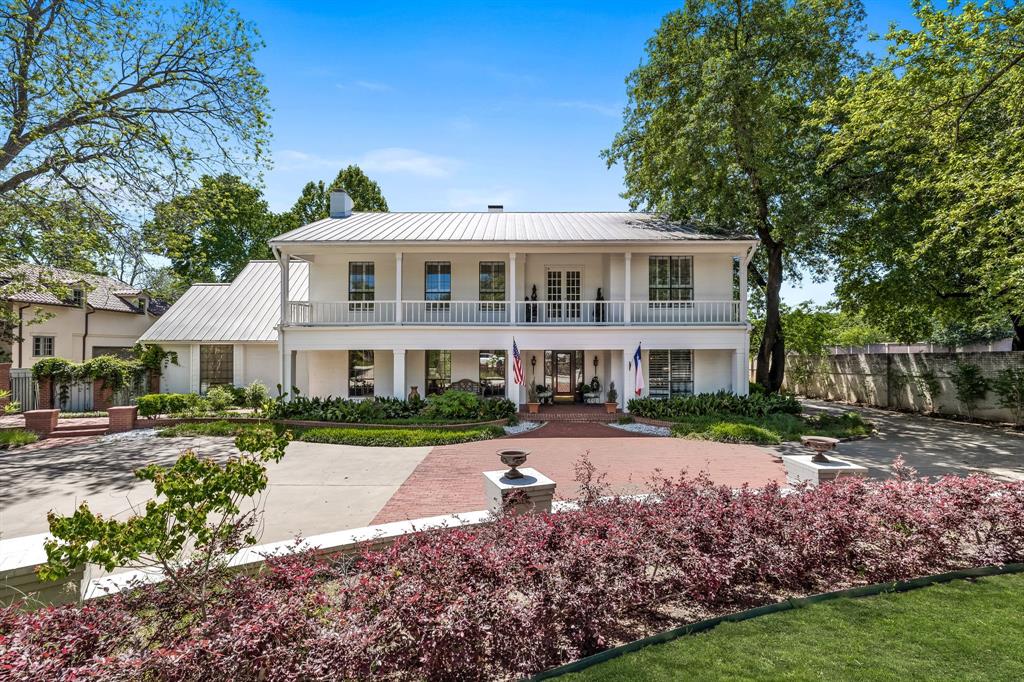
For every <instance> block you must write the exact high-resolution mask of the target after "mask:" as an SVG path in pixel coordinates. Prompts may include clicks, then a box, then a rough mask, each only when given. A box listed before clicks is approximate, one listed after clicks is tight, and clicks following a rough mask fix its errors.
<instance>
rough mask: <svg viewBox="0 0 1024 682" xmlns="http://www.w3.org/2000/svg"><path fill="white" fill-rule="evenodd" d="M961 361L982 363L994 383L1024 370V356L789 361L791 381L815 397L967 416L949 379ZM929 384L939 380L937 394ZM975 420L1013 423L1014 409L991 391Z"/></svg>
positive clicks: (869, 356) (839, 357) (847, 357)
mask: <svg viewBox="0 0 1024 682" xmlns="http://www.w3.org/2000/svg"><path fill="white" fill-rule="evenodd" d="M957 363H964V364H975V365H978V366H979V367H980V368H981V370H982V372H983V374H984V375H985V376H986V377H988V378H989V379H994V378H995V377H996V375H997V374H998V373H999V372H1000V371H1002V370H1005V369H1008V368H1018V369H1024V353H1020V352H995V353H889V354H886V353H859V354H849V355H828V356H825V357H822V358H813V359H810V360H806V359H801V358H797V357H793V356H791V357H790V358H789V359H788V361H787V367H786V383H787V386H790V387H792V388H793V390H794V391H796V392H798V393H802V394H804V395H807V396H808V397H812V398H825V399H827V400H839V401H843V402H851V403H866V404H868V405H877V406H879V407H889V408H893V409H900V410H913V411H915V412H938V413H941V414H952V415H966V414H967V411H966V409H965V408H964V406H963V405H962V404H961V403H960V401H959V400H957V394H956V387H955V386H954V385H953V383H952V381H950V378H949V376H950V373H951V372H952V371H954V370H955V368H956V365H957ZM929 380H934V381H935V382H937V385H938V391H937V392H936V393H935V394H934V395H933V394H931V392H930V391H929V389H928V383H929ZM975 416H977V417H980V418H983V419H993V420H1002V421H1009V420H1010V419H1012V414H1011V413H1010V411H1009V410H1007V409H1004V408H1000V407H999V405H998V400H997V396H996V394H995V393H994V392H992V391H990V392H989V394H988V397H987V399H986V400H985V401H984V402H983V403H981V404H980V405H979V409H978V410H977V412H976V414H975Z"/></svg>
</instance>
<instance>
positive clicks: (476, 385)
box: [450, 379, 483, 395]
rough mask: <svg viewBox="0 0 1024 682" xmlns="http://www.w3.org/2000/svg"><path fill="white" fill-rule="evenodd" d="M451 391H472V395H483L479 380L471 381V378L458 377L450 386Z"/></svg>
mask: <svg viewBox="0 0 1024 682" xmlns="http://www.w3.org/2000/svg"><path fill="white" fill-rule="evenodd" d="M450 388H451V390H453V391H465V392H466V393H472V394H473V395H483V391H482V387H481V386H480V382H479V381H473V380H472V379H459V380H458V381H456V382H453V383H452V385H451V386H450Z"/></svg>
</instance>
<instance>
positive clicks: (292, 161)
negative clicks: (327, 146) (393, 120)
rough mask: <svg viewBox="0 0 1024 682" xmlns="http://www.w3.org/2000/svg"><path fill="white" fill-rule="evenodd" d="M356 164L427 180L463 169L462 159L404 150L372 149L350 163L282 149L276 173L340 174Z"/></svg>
mask: <svg viewBox="0 0 1024 682" xmlns="http://www.w3.org/2000/svg"><path fill="white" fill-rule="evenodd" d="M351 163H354V164H356V165H358V166H359V167H360V168H362V169H363V170H364V171H366V172H367V173H369V174H371V175H373V174H374V173H377V174H395V175H400V174H405V175H415V176H418V177H423V178H447V177H450V176H451V175H452V174H453V173H454V172H455V171H456V170H458V168H459V167H460V166H461V165H462V162H461V161H459V160H458V159H453V158H450V157H447V156H438V155H436V154H427V153H426V152H421V151H419V150H416V149H406V148H404V147H385V148H382V149H372V150H370V151H368V152H366V153H365V154H363V155H361V156H359V157H356V158H349V159H340V158H338V159H335V158H328V157H324V156H318V155H317V154H309V153H307V152H302V151H298V150H295V149H281V150H278V151H276V152H274V169H275V170H278V171H283V172H286V173H287V172H292V171H302V172H305V173H313V172H316V171H318V170H324V169H326V170H329V171H333V172H337V171H338V170H341V169H342V168H344V167H345V166H347V165H349V164H351Z"/></svg>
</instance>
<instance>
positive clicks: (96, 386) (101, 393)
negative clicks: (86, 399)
mask: <svg viewBox="0 0 1024 682" xmlns="http://www.w3.org/2000/svg"><path fill="white" fill-rule="evenodd" d="M113 404H114V390H113V389H112V388H110V387H109V386H107V384H106V382H105V381H103V379H93V381H92V409H94V410H105V409H107V408H108V407H110V406H111V405H113Z"/></svg>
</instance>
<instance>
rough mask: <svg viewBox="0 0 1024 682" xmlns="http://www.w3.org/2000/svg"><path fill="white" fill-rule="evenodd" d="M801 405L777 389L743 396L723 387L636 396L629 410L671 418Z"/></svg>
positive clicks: (789, 410)
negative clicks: (667, 395)
mask: <svg viewBox="0 0 1024 682" xmlns="http://www.w3.org/2000/svg"><path fill="white" fill-rule="evenodd" d="M801 409H802V408H801V406H800V402H799V401H798V400H797V399H796V398H794V397H793V396H791V395H781V394H777V393H755V394H752V395H749V396H739V395H736V394H734V393H729V392H728V391H719V392H718V393H699V394H697V395H689V396H676V397H674V398H668V399H662V398H633V399H632V400H630V401H629V411H630V412H631V413H632V414H634V415H636V416H638V417H647V418H648V419H662V420H670V421H671V420H676V419H680V418H682V417H684V416H691V415H702V414H735V415H740V416H746V417H763V416H767V415H770V414H800V411H801Z"/></svg>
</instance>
